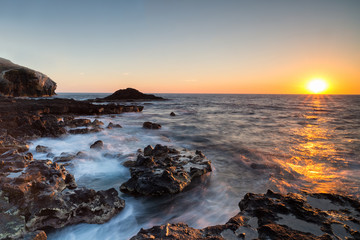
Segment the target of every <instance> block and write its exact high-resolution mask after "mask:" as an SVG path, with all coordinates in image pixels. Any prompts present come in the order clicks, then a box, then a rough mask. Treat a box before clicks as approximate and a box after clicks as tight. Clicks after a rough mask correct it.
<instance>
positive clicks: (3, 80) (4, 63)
mask: <svg viewBox="0 0 360 240" xmlns="http://www.w3.org/2000/svg"><path fill="white" fill-rule="evenodd" d="M55 89H56V83H55V82H54V81H53V80H51V79H50V78H49V77H48V76H46V75H44V74H42V73H40V72H37V71H35V70H32V69H29V68H26V67H22V66H19V65H16V64H14V63H12V62H11V61H9V60H7V59H4V58H0V95H3V96H10V97H20V96H28V97H41V96H52V95H54V94H55Z"/></svg>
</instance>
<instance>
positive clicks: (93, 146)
mask: <svg viewBox="0 0 360 240" xmlns="http://www.w3.org/2000/svg"><path fill="white" fill-rule="evenodd" d="M103 147H104V143H103V141H101V140H97V141H96V142H94V143H93V144H91V146H90V148H91V149H102V148H103Z"/></svg>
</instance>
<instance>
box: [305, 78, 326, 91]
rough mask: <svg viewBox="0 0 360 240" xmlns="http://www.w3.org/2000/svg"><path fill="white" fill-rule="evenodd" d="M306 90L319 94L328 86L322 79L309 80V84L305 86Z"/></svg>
mask: <svg viewBox="0 0 360 240" xmlns="http://www.w3.org/2000/svg"><path fill="white" fill-rule="evenodd" d="M307 88H308V90H309V91H310V92H312V93H315V94H319V93H322V92H324V91H325V90H326V89H327V88H328V84H327V83H326V81H325V80H324V79H321V78H316V79H312V80H310V82H309V83H308V85H307Z"/></svg>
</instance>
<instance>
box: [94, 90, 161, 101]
mask: <svg viewBox="0 0 360 240" xmlns="http://www.w3.org/2000/svg"><path fill="white" fill-rule="evenodd" d="M97 100H106V101H109V100H110V101H111V100H164V98H162V97H157V96H155V95H152V94H144V93H142V92H139V91H138V90H136V89H133V88H126V89H120V90H117V91H116V92H114V93H113V94H111V95H110V96H107V97H105V98H103V99H97Z"/></svg>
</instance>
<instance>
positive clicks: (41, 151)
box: [35, 145, 51, 153]
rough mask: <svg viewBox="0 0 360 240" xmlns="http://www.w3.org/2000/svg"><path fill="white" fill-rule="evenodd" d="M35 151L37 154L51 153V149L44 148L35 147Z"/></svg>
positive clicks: (40, 146)
mask: <svg viewBox="0 0 360 240" xmlns="http://www.w3.org/2000/svg"><path fill="white" fill-rule="evenodd" d="M35 151H36V152H38V153H48V152H50V151H51V149H50V148H48V147H46V146H42V145H37V146H36V148H35Z"/></svg>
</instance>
